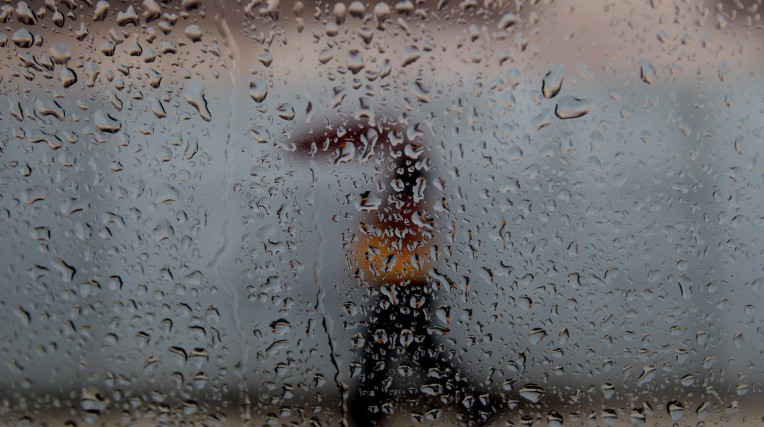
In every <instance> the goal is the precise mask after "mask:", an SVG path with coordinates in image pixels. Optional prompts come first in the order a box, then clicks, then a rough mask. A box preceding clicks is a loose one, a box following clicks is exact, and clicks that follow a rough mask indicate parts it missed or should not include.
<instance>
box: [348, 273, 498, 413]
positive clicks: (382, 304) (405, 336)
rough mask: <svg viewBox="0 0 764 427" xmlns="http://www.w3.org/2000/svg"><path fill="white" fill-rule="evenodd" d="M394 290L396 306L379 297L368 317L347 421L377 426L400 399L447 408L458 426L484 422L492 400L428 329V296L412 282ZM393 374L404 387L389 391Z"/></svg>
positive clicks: (423, 407)
mask: <svg viewBox="0 0 764 427" xmlns="http://www.w3.org/2000/svg"><path fill="white" fill-rule="evenodd" d="M397 294H398V299H397V301H396V303H395V304H393V303H391V302H390V301H389V300H388V299H387V297H380V298H381V300H379V301H377V304H376V306H377V307H376V309H375V310H372V313H371V315H370V319H369V324H368V328H367V331H366V336H365V340H366V342H365V346H364V349H363V350H362V352H361V355H362V358H363V360H362V365H361V366H362V369H361V373H360V377H361V382H360V385H359V387H358V389H357V391H356V392H355V394H354V395H353V396H351V399H350V401H349V402H348V403H349V407H348V409H349V418H350V419H351V422H350V425H351V426H367V425H368V426H373V425H380V424H381V422H382V421H383V420H384V418H385V417H386V416H387V415H388V414H390V413H391V412H393V411H394V410H395V406H396V405H397V404H400V403H403V402H410V403H411V404H412V405H414V406H415V411H417V412H419V413H420V414H422V415H425V414H427V413H428V412H430V413H431V414H432V413H434V412H432V411H435V412H437V410H438V408H439V407H441V406H447V407H451V408H454V409H457V410H458V412H459V414H460V418H461V423H462V424H464V425H470V426H475V425H485V424H484V423H483V418H484V417H485V418H486V419H487V414H488V413H489V412H490V409H491V408H490V405H491V402H490V400H491V399H490V398H488V397H487V396H488V394H487V393H480V391H479V390H477V388H476V387H474V386H473V383H472V381H471V378H469V377H468V376H465V375H463V373H462V372H461V370H460V369H459V368H458V367H457V366H456V365H455V364H454V363H453V361H452V360H451V359H450V358H449V355H448V354H447V353H446V352H445V351H444V350H443V348H442V346H441V345H440V344H438V342H437V341H436V339H435V338H434V337H433V335H432V334H431V333H430V332H429V330H428V329H429V327H430V326H431V318H430V317H431V300H432V296H431V295H430V294H428V293H427V290H426V289H424V287H422V286H415V285H408V286H402V287H401V288H399V289H398V292H397ZM394 378H395V380H396V384H398V385H402V387H397V388H396V389H393V387H392V385H393V384H392V383H393V379H394ZM418 379H421V381H418ZM401 383H402V384H401ZM436 402H437V403H436Z"/></svg>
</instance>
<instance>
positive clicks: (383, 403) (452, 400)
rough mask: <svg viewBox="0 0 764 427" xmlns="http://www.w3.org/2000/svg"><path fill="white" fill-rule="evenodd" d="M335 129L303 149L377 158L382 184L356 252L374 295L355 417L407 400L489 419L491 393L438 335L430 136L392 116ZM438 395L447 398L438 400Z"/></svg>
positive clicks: (359, 276) (352, 401)
mask: <svg viewBox="0 0 764 427" xmlns="http://www.w3.org/2000/svg"><path fill="white" fill-rule="evenodd" d="M335 126H336V125H330V126H328V127H327V129H320V130H318V131H313V132H311V133H310V134H307V135H303V136H302V138H301V139H300V142H299V144H298V146H297V150H296V152H297V153H298V155H299V156H300V157H302V158H304V157H305V156H311V157H315V156H321V155H324V156H327V155H328V156H334V163H335V164H336V163H340V162H349V161H352V160H353V159H354V158H356V157H357V158H359V159H361V161H368V160H369V159H374V160H375V161H376V166H378V167H381V168H382V171H380V172H379V173H378V174H377V178H378V180H379V185H378V187H380V188H383V190H382V191H381V194H379V195H377V194H373V192H371V191H370V192H367V193H364V194H362V195H361V200H360V202H359V203H358V206H357V207H358V208H359V210H361V211H362V212H365V214H364V218H363V220H362V221H361V223H360V226H359V233H358V235H357V237H358V238H357V240H356V241H355V243H354V245H353V247H352V248H350V250H349V253H348V256H349V261H350V263H351V267H352V269H353V270H354V272H355V274H354V276H355V279H356V280H357V281H358V282H359V283H360V285H361V286H363V287H366V288H367V289H368V291H369V293H370V295H371V298H370V300H371V303H370V306H369V313H368V318H367V319H366V321H365V322H364V323H363V325H364V326H365V328H364V329H365V332H364V333H363V340H362V341H361V344H359V345H358V349H357V351H358V352H359V353H360V356H361V360H362V362H361V371H360V373H359V376H360V385H359V386H358V387H357V389H355V390H353V391H352V392H351V396H350V397H349V399H348V408H347V418H349V424H350V425H351V426H362V425H363V426H365V425H380V424H381V423H382V422H383V420H384V418H385V416H387V415H390V414H392V413H393V412H394V411H395V407H396V404H397V403H403V402H405V404H408V405H412V406H413V408H414V412H413V414H412V415H413V416H414V417H421V418H422V419H425V418H429V419H433V418H436V417H438V416H439V415H440V413H441V412H442V410H441V409H440V408H439V407H438V406H440V405H447V406H450V407H456V408H458V412H459V418H460V421H461V422H462V423H463V424H465V425H483V424H484V423H485V422H487V420H488V417H489V416H490V414H491V413H492V412H493V411H491V397H490V395H489V393H488V392H484V393H481V392H480V390H479V388H480V387H479V386H476V385H475V384H474V383H473V382H472V381H471V379H470V377H469V376H468V375H466V374H465V373H464V372H462V370H461V369H460V367H458V366H457V365H456V364H455V363H454V361H453V360H452V358H453V355H452V354H450V353H449V352H447V351H446V350H445V348H444V346H443V345H442V344H440V343H438V341H437V340H436V339H435V337H434V335H433V334H434V333H436V331H437V328H433V323H432V317H433V315H434V307H433V305H434V304H433V303H434V299H435V298H436V294H437V292H438V285H437V284H435V283H434V281H433V280H432V279H430V278H428V276H429V271H430V269H431V268H433V265H434V264H435V261H436V259H437V257H438V255H437V252H438V251H439V250H440V249H439V248H438V245H437V242H438V228H437V227H436V225H435V220H434V218H433V217H432V204H433V200H432V198H431V197H430V195H429V192H428V191H427V187H428V186H429V185H432V184H431V183H430V182H428V181H429V179H430V178H431V168H432V163H431V161H430V159H428V158H427V155H426V153H425V143H426V136H424V135H425V134H424V132H422V131H421V130H420V129H419V127H418V126H416V125H409V126H408V127H406V126H405V125H404V124H402V123H396V122H394V121H386V122H385V121H379V122H375V121H373V120H369V121H361V120H353V121H352V122H350V123H343V124H342V125H341V126H337V128H335ZM338 129H340V130H339V131H338ZM351 145H352V146H351ZM359 150H360V153H358V154H356V153H357V152H358V151H359ZM369 166H371V164H370V165H369ZM395 383H398V384H401V385H402V387H396V386H395V385H396V384H395ZM436 399H437V400H439V401H440V403H439V404H437V405H432V404H430V403H431V402H432V401H433V400H436ZM423 408H432V409H426V410H422V409H423Z"/></svg>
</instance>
